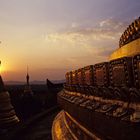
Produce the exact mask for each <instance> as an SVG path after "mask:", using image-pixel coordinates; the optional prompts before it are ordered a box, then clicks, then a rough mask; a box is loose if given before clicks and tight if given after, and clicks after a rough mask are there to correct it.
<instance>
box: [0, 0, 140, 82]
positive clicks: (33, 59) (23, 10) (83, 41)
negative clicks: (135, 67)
mask: <svg viewBox="0 0 140 140" xmlns="http://www.w3.org/2000/svg"><path fill="white" fill-rule="evenodd" d="M139 7H140V1H139V0H123V1H122V0H103V1H101V0H10V1H9V0H0V41H1V43H0V60H1V62H2V65H1V74H2V76H3V79H4V80H5V81H8V80H18V81H24V80H25V75H26V68H27V65H28V66H29V73H30V75H31V80H45V79H46V78H49V79H52V80H59V79H60V80H61V79H64V75H65V73H66V72H67V71H69V70H72V69H77V68H80V67H83V66H86V65H90V64H94V63H98V62H103V61H106V60H107V59H108V57H109V55H110V54H111V52H113V51H114V50H115V49H117V48H118V41H119V38H120V36H121V34H122V33H123V31H124V30H125V29H126V28H127V26H128V25H129V23H131V22H132V21H133V20H134V19H136V18H138V16H139V14H140V8H139Z"/></svg>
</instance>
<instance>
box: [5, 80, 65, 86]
mask: <svg viewBox="0 0 140 140" xmlns="http://www.w3.org/2000/svg"><path fill="white" fill-rule="evenodd" d="M51 82H52V83H54V84H56V83H65V80H51ZM4 84H5V85H25V84H26V82H25V81H4ZM30 84H31V85H45V84H46V81H37V80H35V81H30Z"/></svg>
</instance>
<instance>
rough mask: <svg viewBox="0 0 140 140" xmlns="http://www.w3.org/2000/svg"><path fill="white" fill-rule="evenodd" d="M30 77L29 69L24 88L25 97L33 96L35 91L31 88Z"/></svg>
mask: <svg viewBox="0 0 140 140" xmlns="http://www.w3.org/2000/svg"><path fill="white" fill-rule="evenodd" d="M29 79H30V76H29V74H28V68H27V75H26V85H25V88H24V96H30V95H31V96H32V95H33V91H32V89H31V87H30V82H29Z"/></svg>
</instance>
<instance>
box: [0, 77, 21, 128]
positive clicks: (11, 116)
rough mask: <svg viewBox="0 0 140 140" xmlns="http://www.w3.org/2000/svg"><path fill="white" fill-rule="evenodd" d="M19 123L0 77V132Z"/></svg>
mask: <svg viewBox="0 0 140 140" xmlns="http://www.w3.org/2000/svg"><path fill="white" fill-rule="evenodd" d="M18 122H19V119H18V117H17V116H16V113H15V110H14V107H13V106H12V104H11V99H10V95H9V93H8V91H6V89H5V86H4V83H3V80H2V77H1V76H0V130H3V129H4V130H5V129H9V128H11V127H13V126H14V125H16V124H17V123H18Z"/></svg>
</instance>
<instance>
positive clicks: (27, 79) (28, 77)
mask: <svg viewBox="0 0 140 140" xmlns="http://www.w3.org/2000/svg"><path fill="white" fill-rule="evenodd" d="M29 79H30V76H29V72H28V66H27V75H26V81H27V85H28V86H29Z"/></svg>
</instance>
